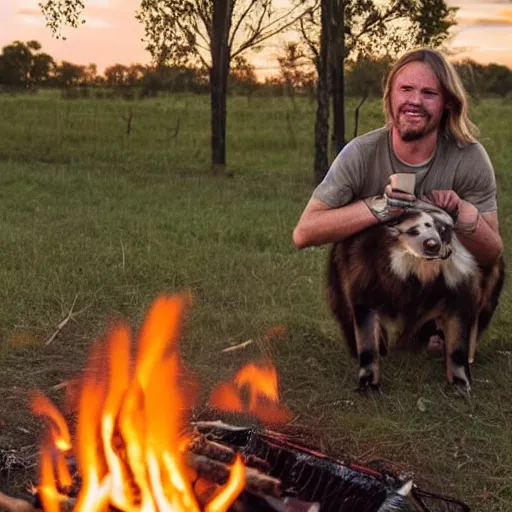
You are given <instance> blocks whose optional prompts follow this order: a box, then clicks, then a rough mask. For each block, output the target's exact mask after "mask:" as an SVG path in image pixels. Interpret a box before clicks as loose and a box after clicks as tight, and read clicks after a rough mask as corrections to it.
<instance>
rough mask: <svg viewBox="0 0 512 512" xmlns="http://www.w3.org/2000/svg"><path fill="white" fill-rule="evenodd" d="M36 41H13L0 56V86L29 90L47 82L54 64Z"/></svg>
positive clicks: (4, 48)
mask: <svg viewBox="0 0 512 512" xmlns="http://www.w3.org/2000/svg"><path fill="white" fill-rule="evenodd" d="M40 50H41V45H40V44H39V43H38V42H37V41H28V42H26V43H23V42H21V41H14V42H13V43H11V44H9V45H7V46H4V47H3V49H2V53H1V54H0V85H5V86H7V87H10V88H18V89H29V88H34V87H36V86H38V85H44V84H45V83H47V82H48V81H49V78H50V75H51V73H52V71H53V69H54V66H55V62H54V60H53V58H52V57H51V56H50V55H48V54H47V53H40Z"/></svg>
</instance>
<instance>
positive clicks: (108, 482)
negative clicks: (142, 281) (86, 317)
mask: <svg viewBox="0 0 512 512" xmlns="http://www.w3.org/2000/svg"><path fill="white" fill-rule="evenodd" d="M188 303H189V298H188V297H185V296H172V297H164V296H162V297H159V298H157V300H156V301H155V302H154V303H153V305H152V306H151V308H150V309H149V312H148V314H147V316H146V318H145V320H144V322H143V325H142V328H141V330H140V333H139V336H138V338H137V346H136V355H135V358H134V360H132V357H131V355H130V354H131V335H130V330H129V329H128V327H127V326H126V325H124V324H121V325H118V326H117V327H116V328H115V329H113V330H111V331H110V333H108V335H107V336H106V339H105V343H97V344H95V345H94V346H93V348H92V350H91V351H90V354H89V358H88V361H87V365H86V368H85V371H84V373H83V375H82V378H81V380H80V389H79V395H78V400H77V406H78V418H77V425H76V436H75V438H74V439H73V441H72V438H71V436H70V434H69V430H68V427H67V425H66V422H65V420H64V418H63V416H62V415H61V413H60V412H59V411H58V410H57V408H56V407H55V406H54V405H53V403H52V402H51V401H50V400H49V399H48V398H46V397H44V396H43V395H42V394H41V393H39V392H35V393H34V394H33V397H32V410H33V412H34V413H35V414H37V415H39V416H45V417H47V418H48V419H49V420H50V423H51V429H50V435H49V436H48V439H47V440H46V441H45V442H44V443H43V445H42V447H41V463H40V478H39V487H38V492H39V495H40V496H41V501H42V504H43V510H45V512H57V511H59V510H60V509H61V502H62V501H63V500H66V499H67V497H66V493H65V491H66V489H67V488H68V487H70V486H71V484H72V479H71V475H70V474H69V470H68V469H67V464H66V459H67V457H69V456H71V455H75V457H76V461H77V465H78V473H79V476H80V479H81V483H80V487H79V494H78V497H77V501H76V504H75V507H74V510H75V511H77V512H82V511H83V512H104V511H106V510H108V509H109V507H114V508H116V509H118V510H120V511H123V512H154V511H155V512H156V511H166V512H167V511H168V512H171V511H172V512H182V511H187V512H188V511H191V512H195V511H197V512H199V511H200V510H204V511H205V512H224V511H226V510H228V508H229V507H230V506H231V504H232V503H233V502H234V501H235V500H236V498H237V497H238V495H239V494H240V493H241V492H242V490H243V489H244V486H245V467H244V464H243V461H242V459H241V457H240V456H239V455H237V456H236V457H235V460H234V462H233V465H232V466H231V470H230V475H229V479H228V481H227V482H226V484H225V485H224V486H221V487H220V488H219V487H218V486H216V487H214V488H213V489H214V490H215V492H211V493H209V496H210V498H211V499H210V500H209V502H208V503H206V504H204V502H203V505H204V506H203V505H201V506H200V505H199V502H198V497H197V496H196V494H195V491H194V486H193V481H194V479H195V478H197V475H195V474H194V472H193V471H192V470H191V469H190V468H189V467H188V466H187V458H186V457H187V452H186V447H187V444H188V442H189V440H190V433H188V432H187V425H188V419H189V418H188V410H189V408H190V407H191V406H192V405H193V403H191V400H190V396H189V395H190V393H186V392H185V391H184V389H183V388H184V382H187V383H189V381H184V379H186V378H187V376H186V373H185V371H184V368H183V366H182V364H181V361H180V358H179V353H178V348H179V347H178V338H179V331H180V323H181V317H182V314H183V310H184V308H185V306H187V305H188ZM105 354H106V356H105ZM259 370H260V369H258V368H257V367H254V368H252V367H250V368H249V370H246V371H245V372H242V373H241V374H240V375H239V376H238V380H237V381H236V382H237V383H238V384H239V385H242V386H244V385H246V384H247V383H248V382H249V381H250V379H252V378H257V379H260V373H259ZM248 371H250V372H253V373H248ZM265 379H268V380H266V381H265V382H266V384H265V385H263V386H262V387H261V390H260V391H259V394H255V395H251V399H250V408H251V410H252V411H253V412H254V411H259V409H258V407H260V402H261V400H260V398H259V397H260V395H261V396H263V397H267V398H268V399H269V400H271V401H272V403H274V402H273V401H274V400H276V399H277V379H276V378H275V376H274V377H272V376H270V378H269V376H268V375H267V376H266V377H265ZM240 405H241V402H240ZM260 412H261V411H260ZM203 487H204V486H203Z"/></svg>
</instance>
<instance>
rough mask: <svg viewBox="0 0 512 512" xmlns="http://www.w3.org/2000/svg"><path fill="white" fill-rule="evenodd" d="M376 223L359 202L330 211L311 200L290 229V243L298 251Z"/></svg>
mask: <svg viewBox="0 0 512 512" xmlns="http://www.w3.org/2000/svg"><path fill="white" fill-rule="evenodd" d="M378 222H379V221H378V219H377V218H376V217H375V216H374V215H373V213H372V212H371V211H370V209H369V208H368V206H366V203H364V201H362V200H358V201H355V202H353V203H350V204H348V205H346V206H342V207H341V208H331V207H330V206H328V205H327V204H325V203H324V202H323V201H320V200H319V199H315V198H314V197H313V198H311V199H310V201H309V203H308V204H307V205H306V208H305V209H304V211H303V213H302V215H301V217H300V219H299V222H298V223H297V226H296V227H295V229H294V230H293V243H294V245H295V247H297V248H298V249H303V248H304V247H309V246H311V245H321V244H326V243H330V242H335V241H337V240H342V239H344V238H347V237H349V236H350V235H353V234H354V233H357V232H358V231H361V230H362V229H364V228H367V227H370V226H374V225H375V224H378Z"/></svg>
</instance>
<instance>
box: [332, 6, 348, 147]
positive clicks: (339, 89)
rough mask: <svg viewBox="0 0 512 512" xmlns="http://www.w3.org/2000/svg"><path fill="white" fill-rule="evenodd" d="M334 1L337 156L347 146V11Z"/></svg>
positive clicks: (333, 72) (333, 48) (334, 88)
mask: <svg viewBox="0 0 512 512" xmlns="http://www.w3.org/2000/svg"><path fill="white" fill-rule="evenodd" d="M331 1H332V18H331V19H332V25H331V44H330V47H331V93H332V109H333V133H332V145H333V151H334V154H335V155H337V154H338V153H339V152H340V151H341V150H342V149H343V146H344V145H345V83H344V73H343V68H344V63H345V11H344V1H343V0H331Z"/></svg>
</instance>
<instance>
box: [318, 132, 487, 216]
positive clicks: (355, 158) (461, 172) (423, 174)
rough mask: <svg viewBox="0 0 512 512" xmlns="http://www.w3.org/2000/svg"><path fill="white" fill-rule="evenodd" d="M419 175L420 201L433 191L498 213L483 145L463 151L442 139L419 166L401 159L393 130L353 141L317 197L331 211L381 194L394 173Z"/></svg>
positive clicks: (472, 145)
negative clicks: (451, 192)
mask: <svg viewBox="0 0 512 512" xmlns="http://www.w3.org/2000/svg"><path fill="white" fill-rule="evenodd" d="M398 172H404V173H414V174H416V188H415V195H416V197H421V196H423V195H425V194H427V193H428V192H430V191H431V190H454V191H455V192H456V193H457V195H458V196H459V197H460V198H461V199H464V200H465V201H468V202H470V203H472V204H474V205H475V206H476V207H477V208H478V209H479V210H480V211H481V212H490V211H494V210H496V209H497V201H496V178H495V175H494V169H493V166H492V163H491V160H490V158H489V156H488V154H487V152H486V151H485V149H484V147H483V146H482V145H481V144H480V143H478V142H477V143H474V144H469V145H466V146H464V147H462V146H459V145H458V144H457V143H456V142H454V141H451V140H448V139H447V138H446V137H443V136H440V137H439V140H438V144H437V146H436V150H435V152H434V154H433V155H432V157H431V158H430V159H429V160H428V161H426V162H423V163H422V164H420V165H409V164H406V163H405V162H403V161H401V160H400V159H398V157H397V156H396V155H395V153H394V151H393V149H392V147H391V137H390V131H389V130H388V129H387V128H379V129H377V130H373V131H371V132H369V133H366V134H365V135H361V136H359V137H356V138H355V139H352V140H351V141H350V142H349V143H348V144H347V145H346V146H345V147H344V148H343V149H342V151H341V152H340V153H339V154H338V156H337V157H336V158H335V160H334V162H333V163H332V165H331V167H330V169H329V171H328V172H327V174H326V176H325V178H324V179H323V181H322V182H321V183H320V184H319V185H318V186H317V188H316V189H315V190H314V192H313V197H315V198H317V199H320V200H321V201H323V202H325V203H326V204H328V205H329V206H331V207H334V208H335V207H340V206H344V205H346V204H347V203H350V202H352V201H355V200H357V199H361V198H364V197H369V196H376V195H380V194H382V193H383V191H384V187H385V186H386V185H387V183H388V181H389V176H390V175H391V174H394V173H398Z"/></svg>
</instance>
